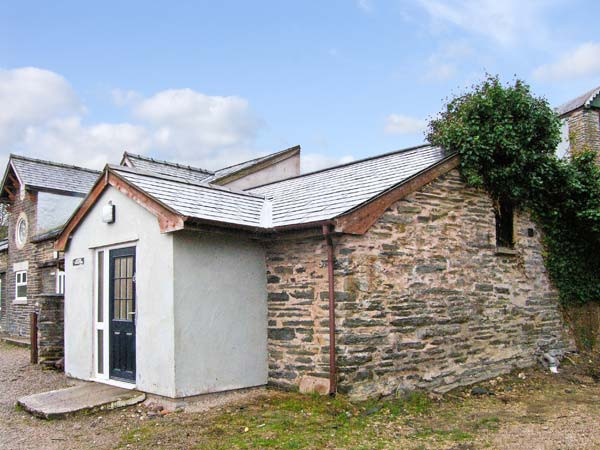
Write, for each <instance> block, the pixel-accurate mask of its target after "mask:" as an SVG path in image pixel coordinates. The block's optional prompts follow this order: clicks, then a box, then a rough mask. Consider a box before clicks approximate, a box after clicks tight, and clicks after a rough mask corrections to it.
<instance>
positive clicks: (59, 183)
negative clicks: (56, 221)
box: [3, 155, 100, 194]
mask: <svg viewBox="0 0 600 450" xmlns="http://www.w3.org/2000/svg"><path fill="white" fill-rule="evenodd" d="M10 164H12V166H13V167H14V169H15V171H16V172H17V176H18V177H19V179H20V180H21V181H22V182H23V183H24V184H25V185H26V186H27V187H29V188H35V189H40V190H51V191H61V192H73V193H77V194H87V193H88V192H89V190H90V189H91V188H92V186H93V185H94V182H95V181H96V179H97V178H98V176H99V175H100V172H98V171H96V170H91V169H85V168H83V167H77V166H70V165H67V164H60V163H56V162H52V161H44V160H41V159H34V158H28V157H25V156H20V155H10ZM7 172H8V168H7ZM6 175H7V174H6V173H5V175H4V181H5V180H6ZM3 184H4V183H3Z"/></svg>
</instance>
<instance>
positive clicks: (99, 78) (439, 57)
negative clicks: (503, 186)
mask: <svg viewBox="0 0 600 450" xmlns="http://www.w3.org/2000/svg"><path fill="white" fill-rule="evenodd" d="M598 12H600V3H599V2H595V1H582V0H571V1H562V0H546V1H537V0H530V1H528V0H521V1H514V0H503V1H491V0H480V1H472V0H452V1H442V0H439V1H438V0H417V1H410V2H409V1H395V0H387V1H384V0H356V1H355V0H345V1H343V0H337V1H335V0H331V1H303V2H287V1H285V2H283V1H272V2H266V1H263V2H261V1H254V2H245V1H244V2H242V1H219V2H208V1H206V2H200V1H196V2H191V1H190V2H158V1H155V2H147V1H145V2H141V1H140V2H138V1H128V2H123V1H121V2H111V1H104V2H96V4H95V5H91V4H89V2H81V1H78V2H74V1H73V2H68V1H58V2H42V1H39V2H30V1H24V0H19V1H10V0H5V1H3V5H2V8H1V9H0V159H1V161H5V159H6V156H7V155H8V153H10V152H11V151H12V152H18V153H23V154H29V155H32V156H36V157H41V158H47V159H55V160H60V161H64V162H70V163H75V164H82V165H86V166H93V167H101V166H102V165H103V164H104V163H106V162H107V161H108V162H118V160H119V158H120V155H121V153H122V152H123V150H129V151H132V152H137V153H144V154H147V155H150V156H155V157H161V158H166V159H172V160H177V161H181V162H187V163H192V164H196V165H201V166H203V167H208V168H217V167H220V166H224V165H227V164H232V163H236V162H238V161H240V160H244V159H247V158H252V157H255V156H257V155H260V154H265V153H268V152H273V151H277V150H279V149H282V148H285V147H288V146H292V145H296V144H300V145H302V148H303V155H304V159H305V163H304V170H311V169H315V168H319V167H322V166H324V165H329V164H334V163H338V162H343V161H347V160H350V159H352V158H362V157H366V156H370V155H374V154H378V153H383V152H386V151H391V150H394V149H398V148H403V147H408V146H412V145H417V144H420V143H422V142H423V140H424V135H423V127H424V123H425V121H426V119H427V118H428V117H429V116H431V115H433V114H435V113H436V112H437V111H439V110H440V109H441V108H442V106H443V100H444V98H446V97H448V96H449V95H452V94H455V93H460V92H462V90H463V89H464V88H465V87H467V86H469V85H471V84H472V83H473V82H476V81H478V80H480V79H481V78H482V77H483V75H484V74H485V72H489V73H493V74H496V73H497V74H500V75H501V77H502V78H503V79H505V80H510V79H512V77H513V75H515V74H516V75H517V76H518V77H520V78H523V79H525V80H526V81H527V82H529V83H530V84H531V86H532V88H533V90H534V92H535V93H536V94H538V95H543V96H545V97H547V98H548V100H549V101H550V103H551V104H552V105H553V106H557V105H558V104H560V103H562V102H564V101H566V100H568V99H570V98H572V97H575V96H577V95H579V94H580V93H582V92H584V91H587V90H589V89H591V88H593V87H595V86H597V85H600V37H598V36H597V33H595V32H594V31H595V27H594V25H593V23H594V18H595V17H597V14H598Z"/></svg>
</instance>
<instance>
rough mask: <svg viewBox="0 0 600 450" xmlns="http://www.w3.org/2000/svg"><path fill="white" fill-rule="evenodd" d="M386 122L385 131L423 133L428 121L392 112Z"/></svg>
mask: <svg viewBox="0 0 600 450" xmlns="http://www.w3.org/2000/svg"><path fill="white" fill-rule="evenodd" d="M385 122H386V124H385V132H386V133H390V134H413V133H422V132H423V131H425V128H426V127H427V121H425V120H423V119H417V118H416V117H410V116H405V115H402V114H390V115H389V116H387V117H386V121H385Z"/></svg>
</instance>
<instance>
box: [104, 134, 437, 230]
mask: <svg viewBox="0 0 600 450" xmlns="http://www.w3.org/2000/svg"><path fill="white" fill-rule="evenodd" d="M448 156H449V155H447V154H446V152H444V151H443V150H442V149H441V148H439V147H432V146H421V147H414V148H409V149H405V150H400V151H396V152H392V153H388V154H384V155H381V156H376V157H372V158H367V159H363V160H360V161H355V162H352V163H348V164H344V165H341V166H336V167H332V168H328V169H324V170H321V171H318V172H312V173H309V174H305V175H300V176H297V177H293V178H288V179H286V180H282V181H278V182H275V183H270V184H267V185H263V186H260V187H257V188H253V189H249V190H247V191H238V190H235V189H229V188H224V187H221V186H215V185H213V184H209V183H194V182H190V181H186V180H182V179H178V178H176V177H171V176H168V175H164V174H158V173H153V172H149V171H144V170H140V169H138V168H130V167H124V166H110V167H109V170H111V171H112V172H113V173H115V174H116V175H118V176H120V177H121V178H123V179H124V180H125V181H126V182H128V183H130V184H132V185H133V186H135V187H137V188H139V189H141V190H142V191H144V192H145V193H146V194H148V195H149V196H150V197H152V198H154V199H155V200H158V201H159V202H160V203H162V204H163V205H165V206H166V207H168V208H170V209H171V210H172V211H174V212H175V213H178V214H180V215H182V216H186V217H188V218H195V219H200V220H206V221H211V222H217V223H221V224H232V225H238V226H244V227H251V228H254V229H262V230H267V229H271V228H276V227H282V226H287V225H300V224H306V223H311V222H317V221H321V220H328V219H333V218H335V217H337V216H340V215H341V214H343V213H346V212H349V211H350V210H352V209H354V208H357V207H359V206H361V205H362V204H363V203H365V202H367V201H369V200H371V199H373V198H375V197H377V196H378V195H380V194H381V193H383V192H385V191H387V190H388V189H391V188H394V187H396V186H398V185H400V184H402V183H403V182H405V181H407V180H408V179H410V178H411V177H413V176H415V175H417V174H419V173H420V172H423V171H425V170H427V169H429V168H431V167H432V166H434V165H436V164H438V163H440V162H441V161H443V160H445V159H446V158H447V157H448Z"/></svg>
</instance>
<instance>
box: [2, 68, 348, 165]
mask: <svg viewBox="0 0 600 450" xmlns="http://www.w3.org/2000/svg"><path fill="white" fill-rule="evenodd" d="M110 96H111V98H112V101H113V103H114V104H115V105H117V106H119V107H122V108H124V109H125V111H126V112H128V113H129V114H130V117H131V119H130V120H128V121H126V122H121V123H86V120H85V119H86V109H85V107H84V106H83V103H82V101H81V100H80V99H79V97H78V96H77V95H76V94H75V92H74V91H73V89H72V88H71V86H70V85H69V83H68V82H67V81H66V80H65V79H64V78H63V77H61V76H60V75H58V74H56V73H53V72H50V71H47V70H41V69H36V68H24V69H14V70H2V71H0V163H5V162H6V159H7V157H8V153H10V152H18V153H22V154H26V155H29V156H33V157H38V158H42V159H50V160H54V161H61V162H66V163H70V164H76V165H81V166H84V167H93V168H102V167H103V166H104V164H106V163H107V162H110V163H118V162H119V161H120V158H121V155H122V153H123V151H125V150H127V151H131V152H134V153H141V154H151V155H152V156H154V157H158V158H163V159H167V160H171V161H177V162H181V163H186V164H192V165H195V166H199V167H203V168H208V169H217V168H221V167H225V166H228V165H231V164H236V163H239V162H241V161H245V160H248V159H252V158H256V157H257V156H261V155H264V154H266V153H268V152H262V151H257V149H256V142H255V141H256V135H257V132H258V131H259V130H260V128H261V127H262V125H263V123H262V121H261V120H260V119H258V118H257V117H256V116H255V114H254V113H253V112H252V109H251V108H250V105H249V103H248V101H247V100H246V99H244V98H240V97H235V96H229V97H225V96H209V95H206V94H203V93H200V92H196V91H194V90H192V89H168V90H164V91H160V92H157V93H156V94H154V95H151V96H146V97H145V96H143V95H141V94H140V93H138V92H136V91H125V90H118V89H115V90H113V91H111V92H110ZM276 150H277V149H272V151H276ZM352 160H353V158H352V157H351V156H344V157H342V158H335V157H328V156H325V155H322V154H315V153H313V154H307V155H303V156H302V169H303V171H304V172H306V171H313V170H318V169H322V168H324V167H328V166H332V165H337V164H340V163H344V162H348V161H352Z"/></svg>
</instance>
